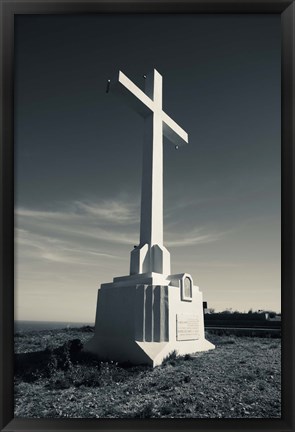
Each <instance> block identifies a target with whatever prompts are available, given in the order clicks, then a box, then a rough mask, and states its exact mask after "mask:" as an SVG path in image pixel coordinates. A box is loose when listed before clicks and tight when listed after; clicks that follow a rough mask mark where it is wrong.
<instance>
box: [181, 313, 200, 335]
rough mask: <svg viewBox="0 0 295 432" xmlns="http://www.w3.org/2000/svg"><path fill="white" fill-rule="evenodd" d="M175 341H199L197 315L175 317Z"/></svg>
mask: <svg viewBox="0 0 295 432" xmlns="http://www.w3.org/2000/svg"><path fill="white" fill-rule="evenodd" d="M176 339H177V340H179V341H184V340H194V339H199V319H198V315H188V314H178V315H176Z"/></svg>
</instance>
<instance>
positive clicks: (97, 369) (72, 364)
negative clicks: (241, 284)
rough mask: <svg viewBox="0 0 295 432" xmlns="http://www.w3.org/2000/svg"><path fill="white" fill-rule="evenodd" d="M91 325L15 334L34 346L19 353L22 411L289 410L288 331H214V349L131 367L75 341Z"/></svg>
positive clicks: (136, 414) (82, 414)
mask: <svg viewBox="0 0 295 432" xmlns="http://www.w3.org/2000/svg"><path fill="white" fill-rule="evenodd" d="M87 330H89V328H88V329H84V330H83V329H72V330H50V331H40V332H28V333H18V334H17V335H16V336H15V347H16V352H17V353H23V354H24V353H30V352H31V353H32V354H31V357H30V354H27V355H23V354H22V355H19V356H18V359H17V368H16V371H17V374H16V377H15V417H21V418H23V417H27V418H28V417H30V418H36V417H41V418H58V417H68V418H69V417H70V418H150V417H155V418H159V417H166V418H278V417H280V416H281V406H280V405H281V370H280V368H281V366H280V354H281V343H280V342H281V341H280V339H263V338H250V337H240V338H238V337H233V336H216V335H211V336H210V335H208V338H209V340H211V341H212V342H213V343H215V345H216V349H215V350H213V351H208V352H205V353H199V354H197V355H195V356H190V355H187V356H184V357H178V356H177V355H176V353H172V355H171V356H170V357H168V358H167V359H166V360H165V362H164V363H163V365H162V366H159V367H156V368H154V369H151V368H150V367H147V366H140V367H129V368H127V367H122V366H120V365H118V364H116V363H113V362H110V363H100V362H98V361H96V360H94V359H91V358H89V357H85V356H83V355H81V353H80V352H79V349H78V348H77V344H73V345H71V344H69V343H68V342H69V341H70V340H73V339H79V340H80V341H81V342H82V343H83V342H85V341H86V340H88V339H89V338H90V337H91V336H92V334H91V333H89V331H87ZM73 347H74V348H73ZM75 347H76V348H75ZM45 349H46V351H43V353H40V352H39V354H38V353H37V354H36V351H40V350H45ZM44 352H45V354H44ZM36 355H37V356H38V355H39V356H41V357H36ZM40 359H41V360H42V361H40ZM32 360H33V361H32ZM34 360H35V363H34Z"/></svg>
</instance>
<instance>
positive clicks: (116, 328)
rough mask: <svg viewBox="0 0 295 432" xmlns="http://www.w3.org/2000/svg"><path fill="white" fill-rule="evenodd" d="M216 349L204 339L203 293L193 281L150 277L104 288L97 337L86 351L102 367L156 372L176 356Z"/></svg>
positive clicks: (124, 279)
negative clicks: (108, 364) (124, 365)
mask: <svg viewBox="0 0 295 432" xmlns="http://www.w3.org/2000/svg"><path fill="white" fill-rule="evenodd" d="M214 348H215V346H214V345H213V344H211V343H210V342H209V341H207V340H206V339H205V332H204V316H203V301H202V293H201V292H200V291H199V289H198V287H197V286H194V285H193V283H192V278H191V276H190V275H188V274H186V273H183V274H179V275H170V276H168V277H165V276H163V275H161V274H158V273H146V274H139V275H132V276H125V277H121V278H115V279H114V282H113V283H108V284H102V285H101V288H100V289H99V291H98V299H97V310H96V321H95V334H94V337H93V338H92V339H91V340H90V341H89V342H88V343H86V345H85V347H84V350H85V351H90V352H92V353H94V354H96V355H97V356H98V358H99V359H101V360H102V361H107V360H112V361H117V362H130V363H132V364H149V365H151V366H153V367H154V366H157V365H160V364H161V363H162V361H163V360H164V358H165V357H167V356H168V355H169V354H170V353H171V352H173V351H176V352H177V354H179V355H184V354H193V353H195V352H198V351H207V350H209V349H214Z"/></svg>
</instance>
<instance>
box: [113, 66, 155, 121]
mask: <svg viewBox="0 0 295 432" xmlns="http://www.w3.org/2000/svg"><path fill="white" fill-rule="evenodd" d="M110 91H111V92H114V93H116V94H120V95H123V96H124V99H125V101H126V102H127V104H128V105H129V106H131V107H132V108H133V109H135V111H137V112H138V113H139V114H141V115H142V116H143V117H146V116H148V115H149V114H150V113H151V112H152V111H153V104H154V102H153V101H152V100H151V99H150V98H149V97H148V96H147V95H146V94H145V93H144V92H143V91H142V90H140V88H138V87H137V86H136V85H135V84H133V82H132V81H130V79H129V78H127V76H126V75H125V74H123V72H121V71H119V76H118V75H117V77H116V78H115V79H114V80H111V82H110Z"/></svg>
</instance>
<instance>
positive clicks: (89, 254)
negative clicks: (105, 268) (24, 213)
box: [15, 228, 119, 265]
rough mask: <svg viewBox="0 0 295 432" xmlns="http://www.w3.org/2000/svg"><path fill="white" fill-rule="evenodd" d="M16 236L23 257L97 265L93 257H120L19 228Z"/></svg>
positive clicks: (16, 230) (19, 251)
mask: <svg viewBox="0 0 295 432" xmlns="http://www.w3.org/2000/svg"><path fill="white" fill-rule="evenodd" d="M15 238H16V244H17V247H18V248H19V249H18V253H19V254H20V255H21V254H23V259H25V258H30V259H35V260H47V261H52V262H56V263H64V264H78V265H92V264H93V265H96V261H95V260H93V258H97V257H100V258H102V257H104V258H108V259H117V258H119V257H118V256H117V255H114V254H108V253H105V252H100V251H99V250H92V249H89V248H88V247H87V245H85V244H84V245H83V244H82V245H80V246H82V247H80V248H77V247H76V245H75V243H74V242H69V241H64V240H61V239H58V238H53V237H48V236H45V235H40V234H36V233H34V232H30V231H27V230H24V229H19V228H16V229H15Z"/></svg>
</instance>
